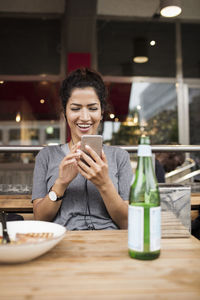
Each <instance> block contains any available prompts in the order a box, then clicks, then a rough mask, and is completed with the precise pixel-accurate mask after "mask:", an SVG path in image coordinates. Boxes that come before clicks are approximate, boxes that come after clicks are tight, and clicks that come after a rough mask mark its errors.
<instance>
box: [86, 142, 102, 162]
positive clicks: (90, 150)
mask: <svg viewBox="0 0 200 300" xmlns="http://www.w3.org/2000/svg"><path fill="white" fill-rule="evenodd" d="M85 148H86V149H87V151H88V153H89V154H90V155H91V157H92V158H93V160H94V161H95V162H96V163H98V164H100V163H101V158H100V157H99V155H98V154H97V153H96V151H94V150H93V149H92V148H91V147H90V146H88V145H85Z"/></svg>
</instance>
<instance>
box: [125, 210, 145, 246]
mask: <svg viewBox="0 0 200 300" xmlns="http://www.w3.org/2000/svg"><path fill="white" fill-rule="evenodd" d="M128 248H129V249H131V250H134V251H139V252H142V251H143V250H144V208H143V207H141V206H132V205H129V209H128Z"/></svg>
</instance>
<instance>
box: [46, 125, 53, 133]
mask: <svg viewBox="0 0 200 300" xmlns="http://www.w3.org/2000/svg"><path fill="white" fill-rule="evenodd" d="M53 132H54V128H53V127H52V126H49V127H47V128H46V133H47V134H53Z"/></svg>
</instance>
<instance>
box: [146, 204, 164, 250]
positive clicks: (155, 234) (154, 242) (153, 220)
mask: <svg viewBox="0 0 200 300" xmlns="http://www.w3.org/2000/svg"><path fill="white" fill-rule="evenodd" d="M149 213H150V251H157V250H160V240H161V208H160V206H158V207H151V208H150V212H149Z"/></svg>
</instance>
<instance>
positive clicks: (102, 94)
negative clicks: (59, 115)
mask: <svg viewBox="0 0 200 300" xmlns="http://www.w3.org/2000/svg"><path fill="white" fill-rule="evenodd" d="M86 87H92V88H94V90H95V92H96V94H97V96H98V98H99V101H100V104H101V110H102V111H104V110H105V108H106V97H107V89H106V86H105V84H104V82H103V79H102V77H101V75H100V74H99V73H98V72H96V71H94V70H92V69H89V68H80V69H76V70H74V71H72V72H71V73H69V75H68V76H67V78H66V79H65V80H64V81H63V83H62V86H61V89H60V96H61V101H62V106H63V110H64V115H65V114H66V106H67V102H68V100H69V98H70V96H71V94H72V91H73V90H74V89H75V88H86Z"/></svg>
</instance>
